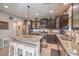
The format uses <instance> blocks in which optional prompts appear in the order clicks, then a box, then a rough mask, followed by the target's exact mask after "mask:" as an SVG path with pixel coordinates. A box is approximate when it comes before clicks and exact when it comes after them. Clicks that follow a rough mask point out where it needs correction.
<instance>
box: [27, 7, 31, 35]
mask: <svg viewBox="0 0 79 59" xmlns="http://www.w3.org/2000/svg"><path fill="white" fill-rule="evenodd" d="M27 8H28V16H27V18H28V19H27V31H26V32H27V34H29V32H30V19H29V8H30V6H27Z"/></svg>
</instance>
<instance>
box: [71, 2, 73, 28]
mask: <svg viewBox="0 0 79 59" xmlns="http://www.w3.org/2000/svg"><path fill="white" fill-rule="evenodd" d="M71 6H72V11H71V13H72V16H71V26H72V29H73V3H71Z"/></svg>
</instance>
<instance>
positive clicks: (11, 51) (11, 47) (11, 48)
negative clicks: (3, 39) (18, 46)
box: [9, 45, 15, 56]
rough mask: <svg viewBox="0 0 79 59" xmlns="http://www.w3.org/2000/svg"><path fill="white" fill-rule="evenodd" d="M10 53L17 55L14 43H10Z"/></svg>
mask: <svg viewBox="0 0 79 59" xmlns="http://www.w3.org/2000/svg"><path fill="white" fill-rule="evenodd" d="M9 50H10V51H9V55H10V56H14V55H15V49H14V46H13V45H10V49H9Z"/></svg>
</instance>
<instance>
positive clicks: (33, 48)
mask: <svg viewBox="0 0 79 59" xmlns="http://www.w3.org/2000/svg"><path fill="white" fill-rule="evenodd" d="M39 47H40V46H37V45H31V44H27V43H22V42H21V43H20V42H11V44H10V46H9V56H39V55H40V48H39Z"/></svg>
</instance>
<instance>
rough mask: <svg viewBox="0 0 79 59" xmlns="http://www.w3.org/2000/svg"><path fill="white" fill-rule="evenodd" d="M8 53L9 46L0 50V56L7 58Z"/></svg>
mask: <svg viewBox="0 0 79 59" xmlns="http://www.w3.org/2000/svg"><path fill="white" fill-rule="evenodd" d="M8 53H9V46H7V47H6V48H0V56H8Z"/></svg>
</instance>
